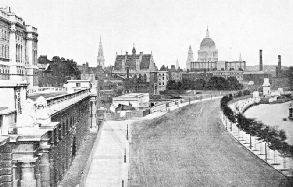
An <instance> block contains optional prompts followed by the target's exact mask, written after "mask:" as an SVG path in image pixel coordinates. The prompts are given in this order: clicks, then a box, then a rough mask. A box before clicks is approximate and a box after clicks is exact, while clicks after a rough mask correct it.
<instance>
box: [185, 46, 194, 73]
mask: <svg viewBox="0 0 293 187" xmlns="http://www.w3.org/2000/svg"><path fill="white" fill-rule="evenodd" d="M191 62H194V59H193V52H192V49H191V46H189V50H188V56H187V60H186V69H188V70H190V69H191V66H190V63H191Z"/></svg>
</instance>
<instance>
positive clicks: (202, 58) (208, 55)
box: [197, 28, 218, 68]
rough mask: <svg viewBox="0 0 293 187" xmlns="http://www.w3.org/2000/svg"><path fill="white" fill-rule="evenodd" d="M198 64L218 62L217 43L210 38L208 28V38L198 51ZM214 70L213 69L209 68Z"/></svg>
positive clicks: (203, 41)
mask: <svg viewBox="0 0 293 187" xmlns="http://www.w3.org/2000/svg"><path fill="white" fill-rule="evenodd" d="M197 61H198V62H216V61H218V50H217V49H216V44H215V42H214V41H213V40H212V39H211V38H210V33H209V29H208V28H207V31H206V37H205V38H204V39H203V40H202V41H201V43H200V49H199V50H198V59H197ZM207 68H212V67H209V66H208V67H207Z"/></svg>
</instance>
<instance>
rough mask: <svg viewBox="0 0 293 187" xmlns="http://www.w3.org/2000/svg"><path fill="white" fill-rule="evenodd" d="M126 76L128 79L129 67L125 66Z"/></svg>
mask: <svg viewBox="0 0 293 187" xmlns="http://www.w3.org/2000/svg"><path fill="white" fill-rule="evenodd" d="M126 77H127V79H129V67H127V68H126Z"/></svg>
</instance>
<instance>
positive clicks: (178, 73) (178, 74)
mask: <svg viewBox="0 0 293 187" xmlns="http://www.w3.org/2000/svg"><path fill="white" fill-rule="evenodd" d="M182 72H183V71H182V70H181V69H180V68H176V69H175V66H174V65H171V69H168V73H169V80H174V81H176V82H179V81H182Z"/></svg>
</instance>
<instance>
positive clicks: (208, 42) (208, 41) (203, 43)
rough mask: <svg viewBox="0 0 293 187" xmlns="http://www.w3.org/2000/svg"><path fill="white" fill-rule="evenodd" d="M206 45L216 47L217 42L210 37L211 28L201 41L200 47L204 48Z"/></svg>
mask: <svg viewBox="0 0 293 187" xmlns="http://www.w3.org/2000/svg"><path fill="white" fill-rule="evenodd" d="M204 47H208V48H210V47H216V44H215V42H214V41H213V40H212V39H211V38H210V33H209V29H208V28H207V31H206V37H205V38H204V39H203V40H202V41H201V43H200V48H204Z"/></svg>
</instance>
